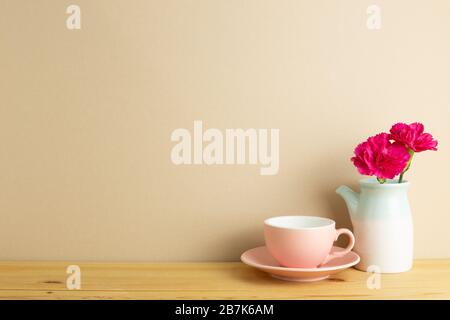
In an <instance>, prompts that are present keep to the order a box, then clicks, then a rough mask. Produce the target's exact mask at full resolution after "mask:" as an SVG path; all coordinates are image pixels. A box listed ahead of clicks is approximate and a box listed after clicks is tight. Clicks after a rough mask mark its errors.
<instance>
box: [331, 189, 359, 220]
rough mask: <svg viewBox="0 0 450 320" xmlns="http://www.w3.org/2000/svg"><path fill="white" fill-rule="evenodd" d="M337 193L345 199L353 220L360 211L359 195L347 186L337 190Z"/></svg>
mask: <svg viewBox="0 0 450 320" xmlns="http://www.w3.org/2000/svg"><path fill="white" fill-rule="evenodd" d="M336 193H337V194H338V195H340V196H341V197H342V198H343V199H344V201H345V203H346V205H347V209H348V212H349V214H350V217H351V218H352V219H353V218H354V217H355V215H356V211H357V209H358V203H359V193H357V192H355V191H353V190H352V189H350V188H349V187H347V186H340V187H339V188H337V189H336Z"/></svg>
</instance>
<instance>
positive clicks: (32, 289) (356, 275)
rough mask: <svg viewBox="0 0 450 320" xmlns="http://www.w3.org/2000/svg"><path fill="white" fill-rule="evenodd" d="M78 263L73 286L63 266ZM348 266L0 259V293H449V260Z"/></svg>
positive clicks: (57, 296) (66, 295)
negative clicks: (320, 273) (395, 270)
mask: <svg viewBox="0 0 450 320" xmlns="http://www.w3.org/2000/svg"><path fill="white" fill-rule="evenodd" d="M71 264H75V265H78V266H79V267H80V270H81V289H80V290H76V289H75V290H69V289H67V287H66V280H67V277H68V276H69V275H68V274H67V273H66V269H67V267H68V266H69V265H71ZM369 276H370V275H369V274H368V273H365V272H361V271H358V270H355V269H348V270H346V271H343V272H341V273H339V274H336V275H334V276H332V277H331V278H329V279H327V280H323V281H320V282H315V283H295V282H285V281H281V280H276V279H273V278H271V277H270V276H269V275H267V274H265V273H263V272H260V271H258V270H255V269H253V268H251V267H248V266H246V265H244V264H242V263H238V262H233V263H170V264H167V263H152V264H148V263H86V262H80V263H73V262H72V263H68V262H0V299H450V260H422V261H416V262H415V264H414V268H413V270H412V271H410V272H407V273H402V274H383V275H381V278H380V281H381V282H380V284H381V288H380V289H369V288H368V286H367V279H368V278H369Z"/></svg>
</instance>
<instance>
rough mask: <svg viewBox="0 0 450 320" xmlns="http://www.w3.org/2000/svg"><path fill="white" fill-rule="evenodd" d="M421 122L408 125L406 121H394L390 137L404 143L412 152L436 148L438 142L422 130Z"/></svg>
mask: <svg viewBox="0 0 450 320" xmlns="http://www.w3.org/2000/svg"><path fill="white" fill-rule="evenodd" d="M423 130H424V127H423V124H421V123H418V122H415V123H411V124H410V125H408V124H406V123H396V124H394V125H393V126H392V128H391V130H390V132H391V134H390V135H389V137H390V139H393V140H395V141H397V142H400V143H404V144H406V146H407V147H408V148H409V149H411V150H413V151H414V152H421V151H425V150H437V148H436V147H437V144H438V142H437V141H436V140H434V139H433V136H432V135H431V134H429V133H424V132H423Z"/></svg>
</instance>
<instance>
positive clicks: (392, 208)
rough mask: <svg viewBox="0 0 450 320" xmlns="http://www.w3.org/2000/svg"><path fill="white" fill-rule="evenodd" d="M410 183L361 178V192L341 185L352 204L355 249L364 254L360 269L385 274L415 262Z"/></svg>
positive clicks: (403, 270)
mask: <svg viewBox="0 0 450 320" xmlns="http://www.w3.org/2000/svg"><path fill="white" fill-rule="evenodd" d="M408 188H409V183H408V182H402V183H398V182H397V180H388V181H386V182H385V183H384V184H380V183H379V182H378V181H377V180H376V179H372V178H371V179H363V180H361V181H360V189H361V193H356V192H354V191H353V190H351V189H350V188H349V187H347V186H340V187H339V188H337V190H336V193H338V194H339V195H341V196H342V197H343V198H344V200H345V202H346V204H347V207H348V211H349V213H350V217H351V221H352V224H353V233H354V235H355V241H356V242H355V247H354V251H355V252H356V253H357V254H358V255H359V256H360V257H361V261H360V263H359V264H358V265H357V266H356V268H358V269H360V270H364V271H367V270H368V268H369V267H370V269H371V270H372V271H373V270H378V272H381V273H397V272H405V271H408V270H410V269H411V267H412V264H413V222H412V217H411V210H410V207H409V201H408V195H407V192H408Z"/></svg>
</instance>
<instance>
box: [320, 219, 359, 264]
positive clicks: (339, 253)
mask: <svg viewBox="0 0 450 320" xmlns="http://www.w3.org/2000/svg"><path fill="white" fill-rule="evenodd" d="M341 234H346V235H347V236H348V237H349V239H350V241H349V243H348V245H347V247H346V248H345V249H344V250H342V251H336V252H330V253H329V254H328V256H327V257H326V258H325V260H324V262H322V263H321V264H320V265H319V267H321V266H323V265H324V264H326V263H328V262H330V261H331V260H333V259H335V258H339V257H343V256H345V255H346V254H347V253H349V252H350V251H352V249H353V246H354V245H355V236H354V235H353V233H352V232H351V231H350V230H348V229H346V228H342V229H338V230H336V239H335V240H334V241H336V240H337V239H338V238H339V236H340V235H341Z"/></svg>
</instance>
